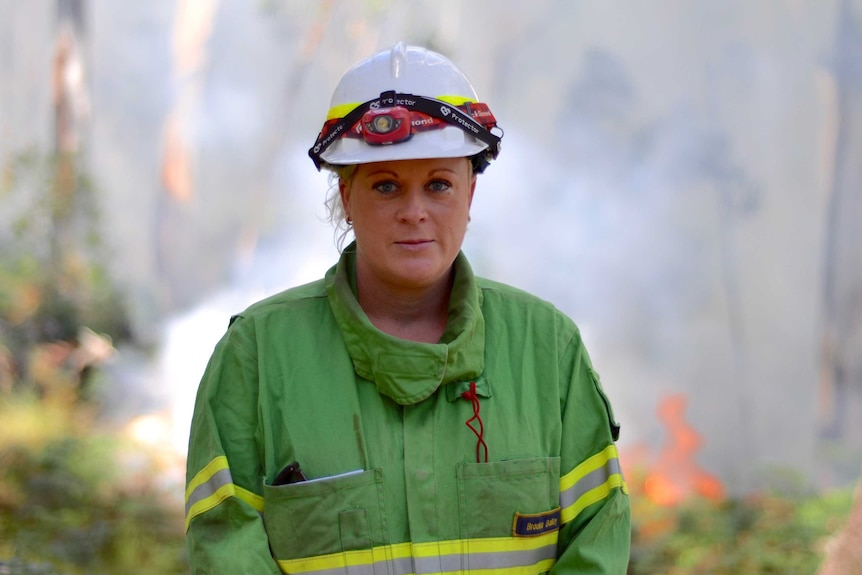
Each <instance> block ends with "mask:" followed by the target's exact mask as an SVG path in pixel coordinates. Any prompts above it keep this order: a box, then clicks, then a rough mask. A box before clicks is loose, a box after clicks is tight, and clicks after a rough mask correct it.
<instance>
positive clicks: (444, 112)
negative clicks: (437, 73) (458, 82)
mask: <svg viewBox="0 0 862 575" xmlns="http://www.w3.org/2000/svg"><path fill="white" fill-rule="evenodd" d="M395 106H401V107H403V108H407V109H408V110H415V111H417V112H421V113H423V114H425V115H426V116H432V117H434V118H438V119H440V120H443V121H444V122H446V123H447V124H450V125H452V126H455V127H458V128H461V129H462V130H464V131H465V132H467V133H468V134H470V135H471V136H473V137H474V138H476V139H477V140H480V141H482V142H484V143H486V144H488V149H487V150H485V152H484V154H485V155H488V156H490V157H491V159H494V158H496V157H497V155H498V154H499V153H500V139H501V138H500V136H497V135H496V134H492V133H491V132H490V131H489V130H488V129H487V128H486V127H485V126H483V125H482V124H481V123H479V122H477V121H476V120H475V119H474V118H473V117H472V116H471V115H470V114H468V113H466V112H464V111H463V110H460V109H459V108H457V107H455V106H453V105H452V104H449V103H447V102H444V101H443V100H437V99H435V98H426V97H425V96H415V95H413V94H398V93H395V92H394V91H391V90H390V91H388V92H383V93H382V94H380V97H379V98H377V99H375V100H369V101H368V102H365V103H364V104H360V105H359V106H357V107H356V108H354V109H353V110H351V111H350V113H348V114H347V115H346V116H344V117H343V118H341V119H340V120H338V122H336V123H335V124H334V125H333V126H332V128H330V129H329V131H328V132H327V133H326V136H324V135H323V132H321V133H320V135H318V136H317V141H316V142H315V143H314V146H313V147H312V148H311V149H309V150H308V155H309V157H310V158H311V160H312V161H313V162H314V165H315V167H317V169H318V170H320V166H321V164H322V162H321V159H320V155H321V154H322V153H323V152H325V151H326V149H327V148H329V146H331V145H332V144H333V143H334V142H335V141H336V140H337V139H338V138H340V137H342V136H343V135H344V134H345V132H346V131H347V130H349V129H350V128H352V127H353V126H354V125H355V124H356V122H358V121H359V120H361V119H362V116H363V115H364V114H365V112H367V111H368V110H373V109H378V108H394V107H395Z"/></svg>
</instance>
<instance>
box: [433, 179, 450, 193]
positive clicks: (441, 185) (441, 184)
mask: <svg viewBox="0 0 862 575" xmlns="http://www.w3.org/2000/svg"><path fill="white" fill-rule="evenodd" d="M451 187H452V184H450V183H449V182H447V181H446V180H434V181H432V182H431V183H429V184H428V189H429V190H431V191H432V192H445V191H446V190H448V189H449V188H451Z"/></svg>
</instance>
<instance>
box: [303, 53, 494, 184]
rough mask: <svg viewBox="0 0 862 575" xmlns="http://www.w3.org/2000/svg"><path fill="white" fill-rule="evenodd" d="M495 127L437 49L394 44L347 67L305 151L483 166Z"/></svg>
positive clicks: (358, 159)
mask: <svg viewBox="0 0 862 575" xmlns="http://www.w3.org/2000/svg"><path fill="white" fill-rule="evenodd" d="M492 130H494V131H495V132H498V133H501V131H500V130H499V128H498V127H497V124H496V119H495V118H494V116H493V114H491V111H490V110H489V109H488V106H487V105H485V104H482V103H480V102H479V101H478V97H477V96H476V91H475V90H474V89H473V86H472V85H471V84H470V82H469V80H467V78H466V77H465V76H464V74H463V73H462V72H461V71H460V70H459V69H458V68H457V67H455V65H454V64H453V63H452V62H451V61H449V60H448V59H447V58H445V57H444V56H441V55H440V54H438V53H436V52H432V51H431V50H427V49H425V48H420V47H416V46H407V45H405V44H404V43H398V44H396V45H395V46H394V47H393V48H392V49H390V50H384V51H382V52H378V53H377V54H374V55H373V56H371V57H370V58H367V59H365V60H362V61H361V62H359V63H358V64H356V65H355V66H353V67H352V68H350V69H349V70H348V71H347V72H346V73H345V74H344V76H343V77H342V78H341V81H340V82H339V83H338V86H336V88H335V92H334V93H333V95H332V100H331V103H330V109H329V113H328V114H327V118H326V122H325V123H324V126H323V129H322V130H321V132H320V135H319V136H318V138H317V141H316V142H315V145H314V146H313V147H312V148H311V149H310V150H309V152H308V153H309V155H310V156H311V158H312V160H314V163H315V165H316V166H317V167H318V169H319V168H320V167H321V165H322V163H324V162H325V163H328V164H333V165H348V164H364V163H367V162H381V161H387V160H409V159H420V158H457V157H471V158H473V160H474V166H475V167H476V168H477V170H478V171H482V170H483V169H484V168H485V166H486V165H487V164H488V162H489V161H490V160H492V159H494V158H495V157H496V156H497V154H498V153H499V149H500V138H501V136H500V135H497V134H496V133H492Z"/></svg>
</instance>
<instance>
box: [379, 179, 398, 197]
mask: <svg viewBox="0 0 862 575" xmlns="http://www.w3.org/2000/svg"><path fill="white" fill-rule="evenodd" d="M373 187H374V189H375V190H377V191H378V192H380V193H381V194H391V193H393V192H395V191H396V190H397V189H398V186H397V185H396V184H395V182H388V181H387V182H379V183H377V184H374V186H373Z"/></svg>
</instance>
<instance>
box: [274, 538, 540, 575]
mask: <svg viewBox="0 0 862 575" xmlns="http://www.w3.org/2000/svg"><path fill="white" fill-rule="evenodd" d="M402 545H408V546H409V545H410V544H396V545H395V546H394V547H401V546H402ZM433 545H434V544H433V543H420V544H418V546H423V547H426V549H427V547H428V546H433ZM465 545H469V543H465ZM376 551H380V552H381V553H385V554H389V553H387V552H386V551H384V550H383V549H381V548H377V549H376ZM348 553H351V552H348ZM426 553H427V550H426V551H424V552H423V556H421V557H415V558H410V557H399V558H395V559H384V560H381V561H374V562H373V563H361V564H358V565H346V566H337V567H331V568H325V569H314V570H301V569H300V570H297V569H290V567H291V566H290V565H289V564H290V563H293V562H292V561H283V562H281V564H282V566H283V567H286V568H287V569H288V571H286V572H290V573H307V574H313V575H344V573H345V572H346V573H347V574H348V575H410V574H413V573H415V574H416V575H435V574H441V573H452V572H462V571H466V570H479V569H501V570H506V569H518V568H523V567H530V566H534V565H538V564H539V563H540V562H542V561H547V560H551V561H553V560H554V559H555V558H556V556H557V544H556V539H555V540H554V541H553V542H551V543H549V544H547V545H544V546H543V547H539V548H537V549H528V550H518V551H495V552H485V553H469V552H467V553H450V554H447V555H438V556H433V557H429V556H427V555H426ZM345 559H346V561H347V562H349V559H347V558H345Z"/></svg>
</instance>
